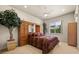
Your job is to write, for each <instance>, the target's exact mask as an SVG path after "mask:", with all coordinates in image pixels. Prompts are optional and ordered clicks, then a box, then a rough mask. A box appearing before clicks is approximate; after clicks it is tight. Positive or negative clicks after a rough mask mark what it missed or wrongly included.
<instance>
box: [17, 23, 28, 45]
mask: <svg viewBox="0 0 79 59" xmlns="http://www.w3.org/2000/svg"><path fill="white" fill-rule="evenodd" d="M27 40H28V24H27V23H26V22H22V23H21V25H20V28H19V40H18V41H19V46H23V45H26V44H27Z"/></svg>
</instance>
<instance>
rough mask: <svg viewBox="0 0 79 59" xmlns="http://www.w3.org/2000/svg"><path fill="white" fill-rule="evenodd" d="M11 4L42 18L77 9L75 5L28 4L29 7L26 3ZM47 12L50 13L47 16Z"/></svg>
mask: <svg viewBox="0 0 79 59" xmlns="http://www.w3.org/2000/svg"><path fill="white" fill-rule="evenodd" d="M11 6H12V7H14V8H17V9H19V10H22V11H24V12H26V13H29V14H31V15H33V16H36V17H38V18H40V19H50V18H53V17H57V16H60V15H64V14H67V13H70V12H74V11H75V5H27V8H24V5H11ZM45 13H47V14H48V16H47V17H45V16H44V14H45Z"/></svg>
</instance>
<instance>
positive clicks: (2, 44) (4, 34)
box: [0, 5, 43, 49]
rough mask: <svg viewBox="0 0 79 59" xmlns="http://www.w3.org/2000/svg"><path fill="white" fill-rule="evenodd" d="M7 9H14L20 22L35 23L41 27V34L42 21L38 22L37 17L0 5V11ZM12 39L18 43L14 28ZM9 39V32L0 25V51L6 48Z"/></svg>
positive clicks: (16, 31)
mask: <svg viewBox="0 0 79 59" xmlns="http://www.w3.org/2000/svg"><path fill="white" fill-rule="evenodd" d="M7 9H14V10H15V12H16V13H17V14H18V16H19V17H20V18H21V20H25V21H29V22H32V23H36V24H38V25H40V26H41V32H42V29H43V28H42V23H43V22H42V20H40V19H39V18H37V17H34V16H31V15H29V14H27V13H25V12H23V11H20V10H18V9H15V8H12V7H10V6H7V5H3V6H2V5H0V11H3V10H7ZM13 35H14V39H15V40H16V42H18V30H17V28H15V29H14V30H13ZM8 39H9V32H8V29H7V28H6V27H4V26H2V25H0V49H3V48H6V41H7V40H8Z"/></svg>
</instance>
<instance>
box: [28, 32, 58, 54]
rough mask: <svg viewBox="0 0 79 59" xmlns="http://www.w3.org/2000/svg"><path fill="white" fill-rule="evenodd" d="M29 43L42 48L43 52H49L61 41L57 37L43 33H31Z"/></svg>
mask: <svg viewBox="0 0 79 59" xmlns="http://www.w3.org/2000/svg"><path fill="white" fill-rule="evenodd" d="M28 41H29V44H30V45H32V46H34V47H36V48H38V49H41V50H42V53H43V54H46V53H49V52H50V51H51V50H52V49H54V47H55V46H56V45H57V44H58V43H59V40H58V38H57V37H50V36H45V35H43V34H42V33H29V40H28Z"/></svg>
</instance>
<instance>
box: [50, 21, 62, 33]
mask: <svg viewBox="0 0 79 59" xmlns="http://www.w3.org/2000/svg"><path fill="white" fill-rule="evenodd" d="M50 33H61V21H54V22H52V23H50Z"/></svg>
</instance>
